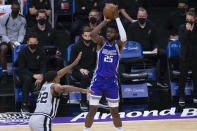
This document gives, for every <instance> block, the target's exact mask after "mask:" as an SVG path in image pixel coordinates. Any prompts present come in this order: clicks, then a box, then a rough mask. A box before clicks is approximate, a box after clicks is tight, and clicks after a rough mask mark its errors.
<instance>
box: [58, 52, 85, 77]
mask: <svg viewBox="0 0 197 131" xmlns="http://www.w3.org/2000/svg"><path fill="white" fill-rule="evenodd" d="M81 55H82V52H80V53H79V54H78V56H77V58H76V59H75V60H74V61H73V63H72V64H70V65H68V66H66V67H64V68H63V69H61V70H59V71H58V72H57V76H58V77H59V78H61V77H63V76H64V75H65V74H66V73H67V72H68V71H69V70H71V69H72V68H73V67H74V66H75V65H77V64H78V62H79V61H80V59H81Z"/></svg>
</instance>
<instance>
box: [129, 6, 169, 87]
mask: <svg viewBox="0 0 197 131" xmlns="http://www.w3.org/2000/svg"><path fill="white" fill-rule="evenodd" d="M147 17H148V14H147V11H146V10H145V9H144V8H139V10H138V13H137V20H138V21H137V22H135V23H131V24H130V25H129V27H128V31H127V36H128V41H136V42H139V43H140V44H141V46H142V49H143V51H152V52H154V53H157V57H158V60H160V78H159V83H158V84H159V85H160V86H161V87H165V86H167V84H166V83H164V80H165V72H166V65H167V63H166V62H167V61H166V55H165V51H162V50H158V47H157V46H158V43H159V40H158V36H157V31H156V28H155V26H154V25H153V24H152V22H151V21H149V20H148V19H147Z"/></svg>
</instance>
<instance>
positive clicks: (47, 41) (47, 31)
mask: <svg viewBox="0 0 197 131" xmlns="http://www.w3.org/2000/svg"><path fill="white" fill-rule="evenodd" d="M36 20H37V22H36V23H37V24H36V25H35V26H33V27H32V28H30V29H29V30H27V34H28V33H31V32H35V33H36V34H37V35H38V41H39V46H41V47H43V46H47V45H54V42H55V32H54V30H53V29H52V28H51V27H50V26H49V25H48V22H47V14H46V12H45V11H44V10H43V9H41V10H39V11H38V13H37V16H36Z"/></svg>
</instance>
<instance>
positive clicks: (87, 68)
mask: <svg viewBox="0 0 197 131" xmlns="http://www.w3.org/2000/svg"><path fill="white" fill-rule="evenodd" d="M91 31H92V29H91V28H90V27H88V26H85V27H84V28H83V32H82V40H81V41H79V42H78V43H77V44H76V45H74V46H73V47H72V50H71V63H72V62H73V61H74V60H75V59H76V58H77V55H78V54H79V52H82V57H81V60H80V61H79V63H78V65H76V66H75V67H74V68H73V72H72V75H73V76H74V77H75V78H76V79H78V80H79V81H80V85H81V88H84V89H86V88H87V87H88V86H89V84H90V81H91V79H92V75H93V71H94V69H95V66H96V57H97V55H96V44H94V43H93V42H92V41H91V37H90V33H91ZM81 95H82V99H81V102H80V107H81V109H82V110H87V109H88V105H87V99H86V95H85V94H81Z"/></svg>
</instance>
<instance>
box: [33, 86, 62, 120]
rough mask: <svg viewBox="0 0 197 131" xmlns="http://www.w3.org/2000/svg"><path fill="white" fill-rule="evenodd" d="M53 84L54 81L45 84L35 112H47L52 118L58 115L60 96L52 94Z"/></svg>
mask: <svg viewBox="0 0 197 131" xmlns="http://www.w3.org/2000/svg"><path fill="white" fill-rule="evenodd" d="M53 84H54V83H44V84H43V86H42V88H41V90H40V94H39V96H38V100H37V104H36V109H35V111H34V114H45V115H48V116H49V117H51V118H54V117H55V116H56V112H57V108H58V106H59V101H60V98H59V97H55V96H53V95H52V94H51V86H52V85H53Z"/></svg>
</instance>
